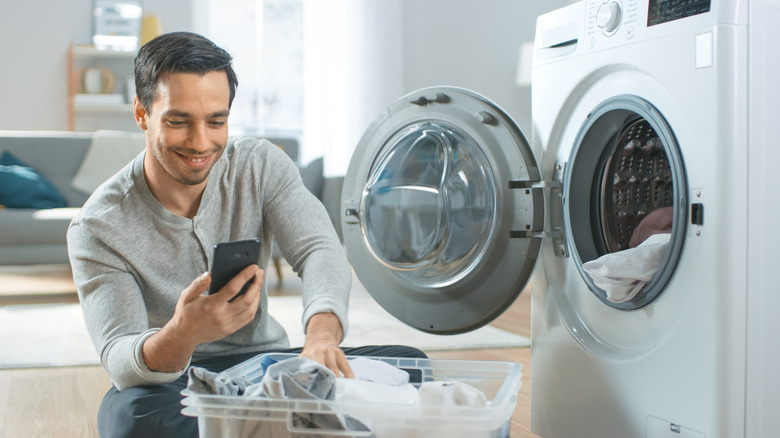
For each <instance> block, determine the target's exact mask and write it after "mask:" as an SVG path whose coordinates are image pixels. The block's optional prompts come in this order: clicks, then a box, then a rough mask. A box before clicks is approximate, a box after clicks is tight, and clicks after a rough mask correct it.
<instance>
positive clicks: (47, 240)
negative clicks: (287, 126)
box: [0, 131, 343, 265]
mask: <svg viewBox="0 0 780 438" xmlns="http://www.w3.org/2000/svg"><path fill="white" fill-rule="evenodd" d="M94 138H95V134H94V133H87V132H60V131H41V132H25V131H0V155H2V154H3V153H4V152H5V151H8V152H10V154H11V155H12V156H13V158H14V159H18V161H19V162H20V163H21V164H23V165H24V166H28V167H29V168H32V170H34V171H35V172H37V173H38V174H39V175H40V176H41V177H42V179H43V180H47V181H48V182H50V183H51V185H52V186H53V187H54V188H56V191H58V192H59V193H60V194H61V195H62V198H64V201H63V203H64V204H65V205H63V206H61V207H57V208H0V265H31V264H63V263H68V251H67V242H66V233H67V229H68V225H69V224H70V221H71V219H73V217H74V216H75V215H76V214H77V213H78V211H79V208H80V207H81V206H82V205H83V204H84V202H85V201H86V200H87V198H88V197H89V193H86V192H85V191H83V190H79V189H77V188H75V187H74V178H76V176H77V173H78V172H79V169H80V168H81V165H82V162H84V160H85V158H86V157H87V155H88V152H89V151H90V147H91V146H92V144H93V139H94ZM269 140H270V141H272V142H273V143H275V144H277V145H279V146H280V147H282V148H283V149H284V150H285V151H286V152H287V153H288V154H289V155H290V157H291V158H292V159H293V160H294V161H295V162H296V163H298V142H297V140H296V139H293V138H269ZM7 155H8V154H5V156H7ZM299 169H300V170H301V175H302V178H303V180H304V184H306V186H307V187H308V188H309V190H311V191H312V193H314V194H315V195H316V196H318V198H319V199H320V200H321V201H322V202H323V204H325V207H326V209H327V210H328V214H329V215H330V217H331V220H332V221H333V222H334V225H335V226H336V229H337V231H338V232H339V235H341V233H340V230H339V226H338V225H339V221H338V217H339V213H338V212H339V210H340V207H339V204H340V197H341V184H342V183H343V178H341V177H337V178H324V177H323V172H322V169H323V166H322V158H319V159H317V160H314V161H312V162H310V163H308V164H307V165H306V166H301V165H299ZM1 190H2V188H0V191H1ZM0 204H2V201H0ZM275 257H281V255H280V254H278V251H277V252H275ZM276 261H277V262H278V260H276Z"/></svg>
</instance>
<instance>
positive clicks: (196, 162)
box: [178, 153, 212, 169]
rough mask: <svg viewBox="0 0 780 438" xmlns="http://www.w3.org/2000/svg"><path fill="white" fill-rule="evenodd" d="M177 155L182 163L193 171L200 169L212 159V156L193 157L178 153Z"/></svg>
mask: <svg viewBox="0 0 780 438" xmlns="http://www.w3.org/2000/svg"><path fill="white" fill-rule="evenodd" d="M178 155H179V157H180V158H181V159H182V161H184V163H185V164H187V165H188V166H189V167H192V168H194V169H202V168H203V167H205V166H206V165H207V164H208V163H209V161H210V160H211V157H212V155H206V156H196V157H193V156H188V155H184V154H181V153H179V154H178Z"/></svg>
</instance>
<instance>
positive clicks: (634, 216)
mask: <svg viewBox="0 0 780 438" xmlns="http://www.w3.org/2000/svg"><path fill="white" fill-rule="evenodd" d="M673 181H674V179H673V174H672V169H671V167H670V162H669V159H668V157H667V153H666V146H665V145H664V144H663V142H662V140H661V139H660V138H659V136H658V134H657V133H656V131H655V129H654V128H653V127H652V126H651V125H650V123H648V122H647V120H645V119H644V118H641V117H640V118H637V119H635V120H633V121H630V122H628V123H626V124H625V126H624V128H623V129H622V130H621V131H620V134H619V135H618V136H617V144H616V147H615V151H614V153H613V154H612V155H611V156H610V157H609V159H608V160H607V162H606V165H605V169H604V174H603V181H602V184H601V188H602V189H601V200H600V201H601V202H600V205H601V226H602V233H603V236H604V240H605V242H604V243H605V245H606V247H607V250H608V252H610V253H611V252H617V251H623V250H625V249H629V248H633V247H636V246H638V245H639V244H641V243H642V242H643V241H645V240H646V239H647V238H648V237H649V236H650V235H652V234H658V233H663V232H666V233H669V232H671V225H672V217H673V202H674V196H673V193H674V183H673Z"/></svg>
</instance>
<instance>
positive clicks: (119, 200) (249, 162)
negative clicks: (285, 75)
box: [68, 138, 352, 390]
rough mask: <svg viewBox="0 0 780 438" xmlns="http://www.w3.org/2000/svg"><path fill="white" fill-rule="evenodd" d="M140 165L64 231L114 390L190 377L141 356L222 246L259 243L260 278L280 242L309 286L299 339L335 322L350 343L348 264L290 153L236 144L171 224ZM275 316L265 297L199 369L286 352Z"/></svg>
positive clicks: (114, 181)
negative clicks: (217, 361) (188, 214)
mask: <svg viewBox="0 0 780 438" xmlns="http://www.w3.org/2000/svg"><path fill="white" fill-rule="evenodd" d="M144 156H145V153H141V154H140V155H139V156H138V157H136V158H135V160H134V161H133V162H131V163H130V164H128V165H127V166H126V167H125V168H124V169H122V170H121V171H119V172H118V173H117V174H116V175H114V176H113V177H112V178H111V179H109V180H108V181H107V182H106V183H104V184H103V185H101V187H100V188H98V189H97V190H96V191H95V193H94V194H93V195H92V196H91V197H90V199H89V200H88V201H87V202H86V203H85V204H84V207H83V208H82V210H81V212H80V213H79V215H78V216H77V217H76V218H75V219H74V220H73V222H72V223H71V225H70V228H69V229H68V251H69V255H70V260H71V265H72V267H73V276H74V279H75V282H76V286H77V288H78V292H79V299H80V301H81V304H82V310H83V313H84V320H85V322H86V326H87V330H88V332H89V334H90V337H91V338H92V342H93V343H94V345H95V348H96V349H97V351H98V352H99V354H100V357H101V362H102V364H103V368H104V369H105V370H106V372H107V373H108V375H109V377H110V378H111V381H112V382H113V384H114V385H115V386H116V387H117V389H119V390H122V389H124V388H128V387H132V386H139V385H150V384H151V385H154V384H165V383H168V382H171V381H173V380H175V379H176V378H178V377H179V376H181V375H182V374H183V373H184V369H183V370H181V371H179V372H173V373H160V372H155V371H151V370H149V369H148V367H147V366H146V364H145V363H144V361H143V356H142V350H141V348H142V346H143V342H144V341H145V340H146V339H147V338H148V337H150V336H152V335H153V334H154V333H156V332H157V331H159V329H160V328H161V327H162V326H163V325H165V324H166V323H167V322H168V321H169V320H170V319H171V317H172V316H173V312H174V308H175V306H176V303H177V300H178V298H179V295H180V294H181V291H183V290H184V289H185V288H186V287H187V286H188V285H189V284H190V283H191V282H192V281H193V280H194V279H195V278H196V277H197V276H198V275H200V274H201V273H203V272H205V271H207V270H208V269H209V266H210V265H211V258H212V251H213V246H214V245H215V244H216V243H219V242H226V241H234V240H241V239H247V238H253V237H260V238H261V240H262V242H263V248H262V250H261V255H260V260H259V263H258V264H259V266H260V267H261V268H262V269H265V268H266V267H267V266H268V262H269V259H270V254H271V242H272V236H273V238H275V239H276V242H277V243H278V245H279V248H280V249H281V250H282V253H283V254H284V256H285V258H286V259H287V260H288V261H289V262H290V263H291V265H292V267H293V270H295V271H296V272H298V273H299V275H301V277H302V279H303V317H302V322H303V324H304V327H305V326H306V323H307V322H308V320H309V318H311V317H312V316H313V315H315V314H317V313H321V312H331V313H334V314H335V315H336V316H337V317H338V318H339V320H340V321H341V325H342V327H343V329H344V335H345V336H346V332H347V301H348V296H349V289H350V286H351V281H352V272H351V269H350V267H349V263H348V262H347V260H346V257H345V254H344V250H343V248H342V247H341V244H340V242H339V240H338V236H337V235H336V232H335V230H334V229H333V225H332V223H331V222H330V219H329V217H328V214H327V212H326V210H325V208H324V206H323V205H322V204H321V203H320V202H319V201H318V200H317V198H315V197H314V196H313V195H312V194H311V193H310V192H309V191H308V190H307V189H306V187H305V186H304V185H303V183H302V182H301V178H300V174H299V172H298V170H297V168H296V167H295V164H294V163H293V162H292V161H291V160H290V159H289V158H288V157H287V156H286V155H285V154H284V152H282V151H281V150H280V149H279V148H278V147H276V146H274V145H273V144H271V143H270V142H268V141H266V140H258V139H254V138H241V139H231V140H230V141H229V142H228V144H227V146H226V148H225V152H224V153H223V155H222V156H221V157H220V159H219V160H218V161H217V162H216V163H215V165H214V167H213V169H212V171H211V175H210V176H209V180H208V183H207V185H206V188H205V190H204V193H203V198H202V200H201V204H200V208H199V209H198V212H197V214H196V216H195V217H194V218H193V219H188V218H184V217H181V216H176V215H174V214H172V213H170V212H169V211H168V210H166V209H165V208H164V207H163V206H162V205H161V204H160V203H159V202H158V201H157V199H156V198H155V197H154V196H153V195H152V193H151V191H150V190H149V187H148V186H147V184H146V180H145V178H144V171H143V160H144ZM269 310H270V311H271V312H273V309H268V294H267V291H266V287H265V285H264V286H263V289H262V299H261V301H260V309H259V311H258V316H257V317H256V318H255V320H254V321H252V322H251V323H249V324H248V325H247V326H245V327H243V328H242V329H240V330H238V331H237V332H235V333H233V334H231V335H229V336H227V337H225V338H224V339H222V340H220V341H216V342H211V343H207V344H201V345H199V346H198V347H197V348H196V350H195V354H194V355H193V359H195V360H198V359H202V358H207V357H213V356H221V355H227V354H239V353H245V352H252V351H259V350H271V349H283V348H287V347H288V346H289V341H288V339H287V334H286V333H285V331H284V328H283V327H282V326H281V325H280V324H279V323H278V322H277V321H276V320H275V319H273V317H271V316H270V315H269ZM185 369H186V367H185Z"/></svg>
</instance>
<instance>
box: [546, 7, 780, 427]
mask: <svg viewBox="0 0 780 438" xmlns="http://www.w3.org/2000/svg"><path fill="white" fill-rule="evenodd" d="M779 8H780V2H776V1H711V0H649V1H648V0H642V1H639V0H608V1H604V0H588V1H583V2H579V3H576V4H573V5H571V6H569V7H566V8H563V9H561V10H558V11H554V12H551V13H549V14H546V15H543V16H541V17H539V19H538V21H537V29H536V39H535V52H534V66H533V73H532V83H533V89H532V101H533V103H532V106H533V109H532V114H533V118H534V125H535V127H536V133H535V137H536V139H537V141H538V148H539V149H540V150H542V151H543V152H544V155H543V157H544V158H543V160H542V164H540V167H541V168H542V169H543V171H542V174H543V175H549V174H552V173H555V171H554V170H551V169H557V168H558V167H562V168H563V170H562V173H563V178H562V179H563V185H564V188H563V195H562V197H563V213H564V214H563V218H564V225H563V228H564V229H565V232H566V235H567V239H566V243H567V245H566V248H564V251H563V253H565V254H564V255H561V254H562V251H559V250H558V249H557V248H553V247H550V248H548V249H549V250H547V251H544V250H543V251H542V257H541V258H542V263H540V265H543V267H542V269H543V272H541V271H540V273H539V275H536V276H534V279H533V286H532V290H533V292H532V293H533V296H532V306H533V307H532V309H533V316H532V348H533V349H532V367H531V369H532V372H533V377H532V399H531V425H532V430H533V431H534V432H535V433H537V434H539V435H541V436H543V437H547V438H553V437H574V436H577V437H670V438H672V437H702V438H703V437H723V438H726V437H729V438H731V437H767V436H777V433H778V432H777V431H778V430H780V423H779V422H778V419H777V415H776V412H777V409H778V408H780V398H779V397H778V396H777V389H778V388H780V379H778V377H777V372H776V371H773V370H777V369H778V366H780V355H778V353H777V351H778V350H777V343H776V342H775V341H774V335H775V334H776V333H780V324H778V323H777V318H776V317H773V316H772V315H773V314H775V313H776V312H777V311H778V310H780V301H779V300H778V299H777V298H776V295H777V294H776V293H773V292H772V290H773V289H774V286H773V281H772V280H773V277H772V275H771V272H772V271H773V270H774V269H776V268H775V267H776V266H778V264H779V263H780V257H778V256H777V255H776V254H774V251H773V248H776V247H777V245H778V244H780V233H778V231H777V229H776V227H774V226H773V225H772V222H773V221H776V219H774V218H776V217H777V215H778V212H780V210H779V209H778V202H777V199H778V196H777V195H776V194H775V193H774V190H773V189H772V183H771V175H772V174H773V173H774V171H773V170H772V169H771V168H770V166H772V167H773V163H774V161H773V159H777V158H778V156H780V154H778V152H777V147H776V146H774V144H773V143H774V142H773V141H772V138H773V137H774V135H773V134H774V133H773V130H772V128H771V125H772V124H773V122H772V119H773V117H772V116H770V114H777V109H776V108H774V105H775V103H776V102H777V99H778V97H780V91H778V90H780V87H778V85H777V84H776V79H775V78H773V76H772V75H773V73H772V72H776V71H777V68H778V67H779V66H780V63H778V62H777V56H776V55H775V54H772V53H773V52H774V51H776V50H777V49H776V47H778V43H780V38H779V37H778V34H777V32H776V31H775V30H774V29H773V27H772V26H771V23H777V20H778V19H780V9H779ZM660 209H663V210H660ZM653 211H665V215H664V217H665V220H666V222H664V223H666V224H667V225H668V227H667V228H666V229H665V230H666V233H668V236H667V237H668V238H669V243H668V247H667V248H666V251H665V253H664V255H663V258H662V259H661V263H660V265H658V269H657V271H655V273H654V275H653V276H652V277H651V278H645V279H644V280H643V281H646V283H645V284H644V287H643V288H642V289H641V290H640V291H639V293H638V294H637V295H635V296H633V297H625V298H626V299H624V300H617V301H619V302H614V301H612V300H610V299H609V294H608V293H605V290H604V289H602V288H600V287H599V284H597V283H598V282H594V280H593V279H592V278H590V277H589V271H587V270H586V269H584V268H583V266H586V264H587V263H588V262H591V261H593V260H600V257H602V256H604V255H605V254H620V253H621V251H625V248H627V246H626V244H627V243H628V242H629V237H630V235H632V234H634V235H635V234H636V232H637V231H638V229H639V228H640V227H642V221H643V220H647V219H648V218H649V216H650V215H651V214H652V212H653ZM651 228H654V231H658V232H659V233H660V231H661V228H663V227H661V226H655V227H651ZM629 246H630V245H629ZM630 249H631V248H629V250H630ZM624 261H625V262H626V263H643V261H641V260H635V259H630V258H629V259H625V260H624ZM619 271H620V270H619V269H616V270H613V271H610V274H611V273H613V272H614V273H616V274H615V275H618V276H619V275H620V272H619ZM629 298H630V299H629Z"/></svg>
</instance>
